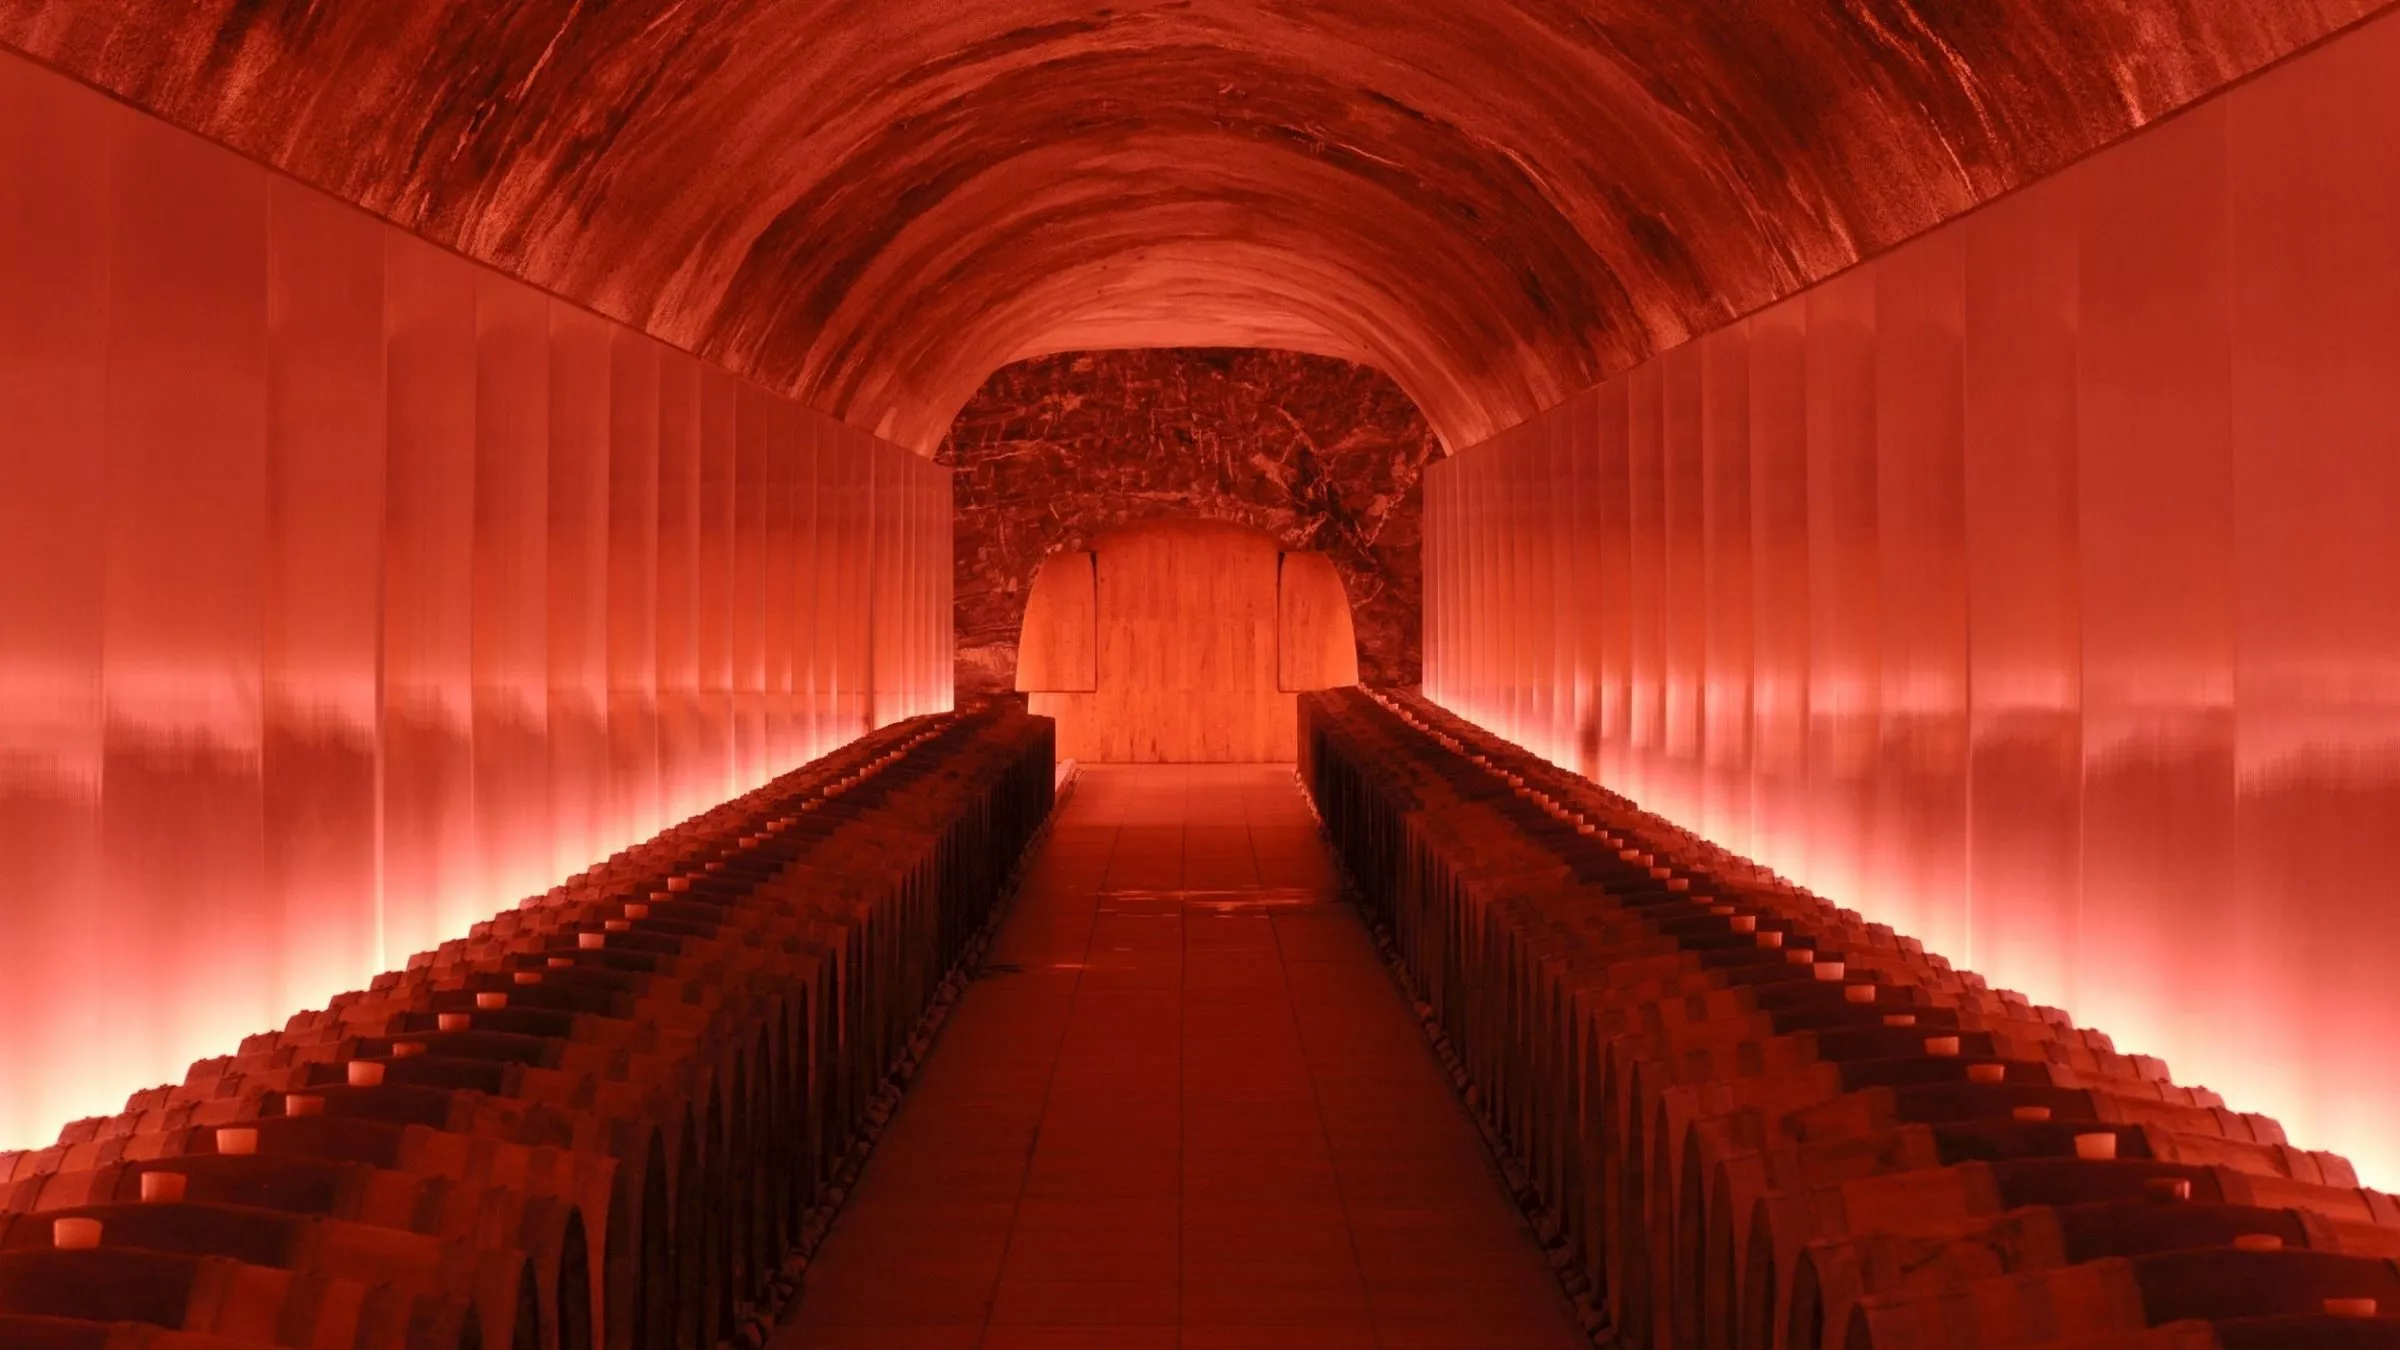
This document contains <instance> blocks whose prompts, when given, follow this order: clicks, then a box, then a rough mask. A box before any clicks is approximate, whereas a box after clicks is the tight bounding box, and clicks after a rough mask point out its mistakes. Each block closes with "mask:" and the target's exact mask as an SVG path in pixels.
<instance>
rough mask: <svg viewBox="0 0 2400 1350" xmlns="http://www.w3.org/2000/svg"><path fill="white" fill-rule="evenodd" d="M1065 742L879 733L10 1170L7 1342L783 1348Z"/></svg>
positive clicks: (0, 1324)
mask: <svg viewBox="0 0 2400 1350" xmlns="http://www.w3.org/2000/svg"><path fill="white" fill-rule="evenodd" d="M1052 757H1053V739H1052V728H1051V724H1050V723H1049V722H1048V720H1047V719H1042V718H1035V717H1030V716H1028V715H1026V714H1024V713H1023V712H1021V711H1017V710H1014V709H1010V708H1007V707H995V708H990V709H985V710H982V711H978V712H975V713H971V714H963V715H952V716H943V717H936V718H925V719H918V720H915V721H911V722H905V723H901V724H899V725H896V726H893V727H888V728H884V729H882V730H880V731H878V732H875V733H873V734H871V735H869V736H867V737H865V738H863V739H862V740H860V741H858V742H855V743H853V744H852V745H850V746H846V747H844V748H843V749H841V750H838V751H836V752H834V753H833V754H831V755H828V756H826V757H824V758H822V759H820V760H818V761H816V762H814V763H812V764H810V765H808V766H806V767H804V768H803V769H801V770H799V771H797V772H795V773H792V774H790V775H787V776H785V777H783V778H780V779H777V780H776V781H775V782H773V783H770V784H768V785H767V786H765V787H763V788H761V789H759V790H758V791H755V792H752V793H749V794H746V795H744V796H743V797H740V798H738V799H736V800H734V801H731V802H728V803H726V804H725V805H723V806H720V807H718V808H715V809H713V810H711V811H709V812H707V813H705V814H703V815H701V816H699V817H696V818H694V819H692V820H690V821H686V822H684V823H683V824H681V825H678V826H675V827H674V828H672V829H669V830H667V831H665V832H663V833H661V834H660V835H658V836H657V837H656V838H654V839H652V840H650V841H648V842H646V843H643V844H641V845H637V846H635V847H633V848H630V849H627V850H625V851H624V852H622V853H620V854H618V855H616V856H615V857H612V858H610V859H608V860H607V861H606V862H603V863H601V864H599V865H597V866H595V867H593V868H591V869H590V870H588V871H586V872H585V873H583V874H581V875H579V876H577V877H575V878H573V879H571V880H569V881H568V882H567V883H565V884H563V885H561V886H560V887H558V888H556V889H555V890H553V891H551V892H549V893H548V894H546V895H543V896H539V897H536V898H534V899H532V900H529V901H527V902H526V903H525V904H523V905H521V906H519V907H518V908H516V909H513V910H509V911H506V912H504V913H502V914H500V915H498V916H496V917H495V918H493V919H492V920H490V921H487V922H484V923H480V924H477V925H475V927H474V929H473V930H472V931H471V932H470V933H469V934H468V935H466V936H465V937H462V938H460V939H457V940H455V941H452V942H446V943H444V944H443V945H442V946H441V947H439V948H437V949H435V950H433V951H430V952H426V953H421V954H419V955H418V956H417V957H415V958H412V959H411V960H410V962H409V963H408V966H407V968H406V969H404V970H400V971H394V972H390V973H387V974H385V975H382V976H378V977H377V978H376V979H375V980H374V981H373V982H372V984H371V986H370V987H369V988H367V989H365V990H360V991H357V992H354V993H349V994H344V995H340V996H338V997H336V998H335V999H334V1000H333V1001H332V1002H331V1003H330V1004H329V1005H328V1006H327V1007H326V1008H324V1009H321V1010H315V1011H310V1012H304V1013H301V1014H299V1015H297V1016H295V1017H293V1018H292V1019H291V1020H290V1021H289V1022H288V1023H287V1024H286V1026H285V1027H284V1028H283V1029H282V1030H280V1031H276V1032H271V1033H265V1034H262V1035H258V1036H253V1037H250V1038H249V1039H247V1040H246V1041H244V1042H243V1044H242V1045H241V1047H240V1048H239V1049H238V1051H237V1052H236V1053H234V1054H231V1055H227V1056H223V1057H220V1058H216V1059H211V1060H205V1061H202V1062H201V1063H198V1064H195V1065H193V1066H192V1069H191V1071H190V1073H189V1074H188V1075H187V1076H186V1078H185V1080H184V1082H182V1083H181V1084H177V1085H172V1086H168V1087H161V1088H156V1089H151V1090H147V1091H144V1092H140V1093H136V1094H135V1095H134V1096H133V1098H132V1099H130V1100H129V1101H128V1102H127V1103H126V1107H125V1110H124V1111H123V1112H121V1113H119V1114H117V1115H114V1116H107V1117H98V1118H94V1119H90V1120H84V1121H78V1122H75V1123H73V1124H71V1125H69V1126H68V1127H67V1128H66V1129H65V1130H64V1131H62V1132H61V1135H60V1138H59V1141H58V1143H57V1145H55V1146H54V1147H52V1148H48V1149H43V1150H37V1151H31V1152H25V1153H17V1154H0V1347H14V1346H19V1345H24V1346H33V1347H48V1346H61V1347H64V1346H92V1347H112V1348H113V1347H118V1346H124V1347H134V1346H145V1347H147V1346H157V1347H160V1348H161V1350H207V1347H209V1346H212V1345H234V1344H243V1345H290V1346H326V1347H333V1346H337V1345H338V1346H344V1347H349V1346H374V1347H384V1346H389V1347H393V1350H402V1348H406V1350H417V1348H419V1347H422V1348H423V1350H459V1348H460V1347H491V1348H492V1350H500V1348H501V1347H506V1348H507V1350H594V1347H601V1346H605V1347H609V1350H707V1348H708V1347H712V1346H716V1345H719V1344H722V1343H727V1342H732V1341H737V1340H740V1339H742V1338H744V1337H745V1336H747V1337H748V1338H749V1339H752V1340H755V1339H757V1337H758V1335H759V1334H760V1328H761V1326H762V1325H763V1322H762V1318H763V1317H764V1316H765V1315H766V1314H768V1313H770V1312H771V1311H772V1310H773V1309H774V1308H775V1307H776V1306H777V1305H779V1304H780V1303H781V1302H782V1301H784V1300H786V1299H788V1298H789V1297H790V1295H791V1293H792V1286H793V1281H794V1279H795V1278H796V1276H797V1274H798V1273H799V1268H800V1266H801V1265H802V1264H804V1257H803V1256H800V1255H797V1253H804V1252H805V1251H806V1250H807V1249H808V1248H810V1247H811V1246H812V1245H813V1242H814V1240H815V1239H816V1238H817V1237H820V1236H821V1235H822V1233H823V1230H824V1225H825V1224H826V1223H827V1222H828V1221H829V1217H830V1214H831V1211H832V1208H833V1206H834V1205H836V1204H838V1203H839V1200H840V1198H841V1197H840V1188H841V1183H842V1181H843V1179H844V1178H845V1177H846V1176H848V1175H849V1174H850V1173H851V1172H852V1171H853V1170H854V1167H855V1163H856V1160H857V1159H858V1158H859V1157H860V1156H863V1151H864V1148H865V1146H866V1145H867V1143H868V1142H869V1141H870V1140H871V1138H872V1135H873V1133H874V1132H875V1130H876V1129H877V1128H878V1126H879V1123H880V1121H881V1119H882V1118H883V1116H884V1115H885V1114H886V1113H887V1112H888V1110H889V1108H890V1104H891V1101H892V1098H893V1095H894V1092H895V1084H896V1079H897V1077H898V1076H900V1075H904V1074H905V1072H906V1071H907V1070H908V1068H909V1067H910V1066H912V1065H913V1063H914V1060H915V1057H916V1056H917V1054H919V1053H920V1052H921V1051H922V1049H923V1045H922V1044H921V1038H922V1036H923V1031H922V1027H923V1023H924V1019H925V1018H926V1016H927V1015H928V1012H929V1010H931V1009H935V1008H938V1007H939V1006H941V1005H942V1003H943V1002H944V1000H945V999H946V998H947V997H949V996H951V995H954V994H955V992H956V991H957V989H958V987H959V983H960V981H961V979H962V976H961V974H960V973H959V965H960V962H961V960H962V959H963V958H964V957H966V956H967V955H968V954H969V953H970V952H971V951H972V950H973V947H974V944H975V943H976V942H977V941H978V940H979V939H980V936H981V935H982V934H983V933H984V932H985V931H986V928H987V925H988V922H989V920H990V919H991V917H992V916H993V915H994V913H995V910H996V905H997V903H998V901H999V898H1000V896H1001V894H1002V890H1003V888H1004V886H1005V884H1006V882H1007V879H1008V877H1009V875H1010V874H1011V872H1012V871H1013V870H1014V868H1015V866H1016V864H1017V861H1018V859H1019V857H1020V856H1021V855H1022V853H1023V852H1024V849H1025V847H1026V845H1027V844H1028V843H1029V841H1030V840H1031V839H1032V837H1033V835H1034V833H1035V832H1036V831H1037V830H1038V829H1039V827H1040V825H1041V823H1042V821H1043V820H1044V819H1045V818H1046V817H1047V816H1048V814H1049V809H1050V804H1051V794H1052V784H1053V777H1052ZM212 1338H213V1339H212Z"/></svg>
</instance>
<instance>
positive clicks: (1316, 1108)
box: [1267, 916, 1381, 1342]
mask: <svg viewBox="0 0 2400 1350" xmlns="http://www.w3.org/2000/svg"><path fill="white" fill-rule="evenodd" d="M1282 929H1283V925H1282V923H1281V921H1279V920H1277V919H1275V918H1273V917H1272V916H1270V917H1269V918H1268V921H1267V931H1268V934H1269V936H1271V937H1272V938H1273V939H1274V940H1275V960H1276V966H1277V969H1278V970H1280V969H1281V968H1282V964H1283V931H1282ZM1283 1003H1284V1009H1285V1011H1286V1013H1287V1014H1288V1015H1289V1016H1290V1018H1291V1022H1292V1037H1293V1039H1294V1040H1295V1041H1297V1042H1299V1043H1300V1044H1301V1045H1302V1047H1303V1049H1302V1055H1303V1058H1304V1060H1305V1056H1306V1053H1307V1051H1306V1049H1305V1047H1306V1044H1307V1042H1306V1040H1305V1038H1303V1037H1302V1036H1301V1033H1300V1009H1299V1007H1298V1005H1296V1004H1294V1003H1293V1002H1292V998H1291V984H1290V981H1289V980H1286V981H1284V986H1283ZM1308 1101H1309V1109H1310V1110H1311V1111H1312V1112H1313V1113H1314V1114H1315V1116H1316V1120H1317V1136H1318V1141H1319V1143H1321V1144H1322V1145H1323V1147H1324V1149H1325V1157H1326V1165H1327V1168H1328V1169H1329V1170H1332V1172H1333V1193H1334V1199H1335V1202H1336V1203H1337V1204H1339V1205H1340V1206H1341V1212H1342V1241H1343V1243H1344V1245H1346V1246H1347V1247H1348V1248H1349V1251H1350V1278H1351V1280H1352V1282H1353V1283H1355V1284H1356V1285H1357V1287H1358V1302H1359V1307H1360V1308H1362V1309H1364V1310H1365V1312H1366V1315H1367V1328H1368V1334H1369V1335H1370V1336H1371V1337H1375V1338H1376V1339H1377V1340H1378V1342H1380V1339H1381V1337H1380V1335H1379V1333H1378V1332H1377V1330H1376V1327H1375V1305H1374V1301H1373V1299H1372V1297H1371V1296H1370V1295H1369V1293H1368V1291H1367V1263H1366V1260H1365V1258H1364V1257H1363V1256H1361V1255H1360V1254H1359V1250H1358V1228H1357V1225H1356V1223H1355V1222H1354V1221H1353V1219H1352V1216H1351V1209H1350V1196H1349V1193H1348V1191H1347V1190H1346V1189H1345V1188H1344V1187H1343V1185H1342V1178H1341V1173H1340V1171H1339V1170H1338V1169H1333V1166H1332V1159H1333V1156H1334V1151H1333V1133H1332V1129H1331V1127H1329V1126H1328V1125H1327V1124H1326V1123H1325V1103H1324V1101H1323V1100H1322V1099H1321V1098H1320V1097H1319V1096H1318V1095H1317V1077H1316V1074H1315V1072H1314V1071H1313V1070H1311V1071H1309V1072H1308Z"/></svg>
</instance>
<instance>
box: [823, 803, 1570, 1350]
mask: <svg viewBox="0 0 2400 1350" xmlns="http://www.w3.org/2000/svg"><path fill="white" fill-rule="evenodd" d="M1029 866H1030V870H1029V872H1028V880H1027V884H1026V886H1025V888H1024V892H1023V894H1021V895H1020V896H1019V897H1018V899H1017V902H1016V906H1015V908H1014V910H1013V911H1012V912H1011V914H1010V915H1009V917H1008V919H1007V920H1006V923H1005V926H1004V927H1003V928H1002V930H1001V932H1000V934H999V936H998V939H997V941H996V943H995V944H994V947H993V949H992V952H991V954H990V958H989V965H988V968H987V973H986V975H985V977H984V978H982V979H979V980H978V981H976V983H975V984H974V985H973V986H972V987H971V989H970V990H969V992H968V993H967V995H966V997H965V998H964V999H963V1000H962V1001H961V1003H960V1005H959V1007H958V1008H957V1009H956V1011H955V1012H954V1014H953V1015H952V1018H951V1020H950V1022H949V1024H948V1026H947V1027H946V1029H945V1030H944V1032H943V1035H942V1038H941V1040H940V1042H939V1043H938V1044H937V1046H936V1047H935V1049H934V1052H933V1054H932V1055H931V1056H930V1057H929V1058H928V1060H927V1061H926V1064H925V1066H924V1068H923V1070H922V1071H921V1072H920V1073H919V1075H918V1077H917V1079H916V1082H915V1084H914V1085H913V1086H912V1088H911V1089H910V1092H909V1094H908V1097H907V1100H906V1101H905V1103H904V1104H903V1105H902V1107H901V1109H900V1111H899V1112H898V1114H897V1115H896V1116H895V1117H894V1119H893V1122H892V1125H891V1128H890V1130H889V1131H888V1133H887V1134H886V1135H885V1136H884V1139H883V1142H882V1145H881V1147H880V1148H879V1149H878V1151H877V1152H876V1154H875V1157H874V1159H873V1161H872V1162H871V1163H870V1164H869V1165H868V1167H867V1169H866V1172H865V1174H864V1175H863V1176H862V1177H861V1179H860V1182H859V1185H858V1189H857V1193H856V1195H855V1196H854V1197H853V1198H852V1200H851V1202H850V1204H849V1206H848V1208H847V1209H846V1210H845V1211H844V1212H843V1214H842V1216H841V1218H840V1220H839V1222H838V1223H837V1224H836V1225H835V1228H834V1230H833V1233H832V1235H831V1236H830V1238H829V1239H828V1241H827V1243H826V1245H825V1246H824V1248H823V1249H822V1250H821V1252H820V1254H819V1257H818V1260H817V1262H816V1264H815V1265H814V1266H813V1267H812V1268H811V1269H810V1271H809V1274H808V1278H807V1283H806V1287H805V1292H804V1293H803V1295H802V1298H801V1302H800V1304H799V1306H798V1308H797V1310H796V1311H795V1314H794V1317H793V1320H792V1322H791V1323H790V1324H789V1325H787V1326H786V1327H785V1328H784V1329H783V1331H782V1332H781V1334H780V1336H779V1339H778V1341H777V1345H779V1346H782V1347H786V1350H803V1348H805V1350H850V1348H852V1347H869V1346H872V1347H878V1348H879V1350H912V1348H915V1347H942V1348H943V1350H948V1348H949V1347H969V1346H980V1347H992V1348H995V1350H996V1348H997V1347H1016V1346H1047V1347H1065V1346H1094V1347H1098V1346H1108V1347H1118V1348H1121V1350H1145V1348H1146V1347H1170V1346H1189V1347H1235V1346H1277V1347H1301V1346H1307V1347H1328V1348H1330V1350H1341V1348H1342V1347H1384V1348H1386V1350H1469V1348H1470V1347H1472V1350H1518V1348H1519V1347H1523V1348H1525V1350H1532V1348H1533V1347H1543V1348H1545V1350H1547V1348H1548V1347H1558V1348H1560V1350H1565V1348H1566V1347H1573V1346H1577V1345H1580V1344H1584V1343H1585V1342H1584V1341H1583V1340H1582V1338H1581V1336H1580V1335H1579V1334H1578V1333H1577V1331H1576V1330H1575V1327H1574V1323H1573V1321H1572V1319H1571V1317H1570V1314H1569V1312H1568V1309H1567V1306H1566V1303H1565V1301H1564V1299H1563V1298H1562V1297H1561V1295H1560V1294H1559V1292H1558V1287H1557V1285H1556V1283H1555V1282H1554V1281H1553V1279H1552V1277H1551V1274H1550V1271H1549V1268H1548V1266H1547V1264H1546V1263H1545V1261H1544V1260H1543V1258H1542V1255H1541V1252H1540V1250H1539V1248H1538V1246H1537V1244H1536V1242H1535V1240H1534V1237H1533V1234H1532V1232H1531V1231H1530V1230H1529V1229H1528V1228H1527V1227H1526V1225H1525V1223H1524V1221H1523V1220H1522V1219H1521V1218H1520V1217H1519V1215H1518V1214H1517V1212H1516V1210H1515V1209H1514V1207H1513V1206H1512V1205H1511V1204H1510V1203H1509V1201H1508V1199H1507V1197H1506V1195H1505V1194H1504V1193H1503V1191H1502V1190H1501V1188H1500V1184H1499V1182H1498V1180H1497V1178H1496V1176H1495V1174H1494V1173H1493V1171H1492V1168H1491V1166H1490V1163H1489V1160H1488V1158H1487V1156H1486V1155H1485V1153H1484V1151H1483V1148H1482V1144H1481V1142H1480V1141H1479V1140H1478V1139H1477V1137H1476V1134H1475V1131H1474V1127H1473V1125H1472V1123H1471V1122H1470V1121H1469V1120H1468V1119H1467V1117H1466V1115H1465V1113H1464V1110H1463V1108H1461V1107H1460V1105H1459V1104H1458V1102H1457V1100H1456V1098H1455V1097H1454V1096H1453V1095H1452V1094H1451V1092H1450V1089H1449V1086H1448V1084H1447V1083H1446V1081H1445V1080H1444V1078H1443V1076H1442V1074H1441V1072H1440V1070H1439V1069H1438V1067H1437V1066H1436V1064H1435V1062H1434V1060H1433V1059H1432V1057H1431V1055H1430V1054H1429V1052H1428V1051H1427V1049H1426V1047H1425V1043H1424V1039H1423V1035H1422V1033H1421V1031H1420V1030H1419V1028H1418V1027H1417V1025H1416V1022H1415V1019H1414V1018H1413V1017H1412V1016H1411V1015H1410V1013H1409V1010H1408V1008H1407V1006H1406V1004H1405V1003H1404V1001H1403V1000H1402V999H1401V998H1400V996H1399V994H1398V993H1397V992H1396V990H1395V989H1394V987H1393V985H1392V984H1391V982H1390V980H1389V978H1388V976H1387V975H1386V974H1385V972H1384V970H1383V968H1382V966H1381V965H1380V964H1379V963H1378V961H1377V960H1376V957H1375V953H1374V949H1373V947H1372V946H1371V944H1370V942H1369V940H1368V936H1367V932H1366V929H1365V927H1364V926H1363V925H1362V924H1361V923H1360V921H1359V919H1358V918H1357V916H1356V915H1355V914H1354V913H1353V912H1352V911H1351V910H1350V909H1349V908H1348V907H1347V906H1346V905H1343V904H1342V903H1341V902H1340V901H1339V899H1338V897H1337V896H1336V894H1335V878H1334V872H1333V868H1332V863H1331V860H1330V858H1329V855H1328V854H1327V853H1326V851H1325V848H1324V846H1323V844H1322V842H1321V841H1320V840H1319V838H1318V835H1317V833H1316V828H1315V823H1314V821H1313V820H1312V819H1311V817H1310V815H1309V811H1308V806H1307V802H1306V800H1305V799H1304V798H1303V796H1302V795H1301V792H1300V787H1299V784H1298V782H1297V780H1296V779H1295V778H1294V776H1293V774H1292V771H1291V769H1290V767H1289V766H1288V765H1275V766H1229V765H1208V766H1184V765H1161V766H1101V767H1091V768H1087V769H1086V770H1085V771H1084V774H1083V778H1082V782H1081V785H1080V786H1079V787H1078V789H1077V790H1076V792H1075V793H1074V795H1073V796H1072V797H1071V798H1070V800H1069V801H1068V803H1067V804H1066V806H1065V807H1064V808H1063V809H1062V812H1061V815H1060V817H1059V819H1058V820H1057V822H1056V823H1055V826H1054V828H1053V830H1052V832H1051V834H1050V836H1049V838H1048V839H1047V840H1046V841H1045V842H1044V843H1043V844H1042V845H1041V846H1040V850H1039V852H1038V853H1037V854H1036V856H1035V857H1034V858H1033V859H1032V861H1031V863H1030V865H1029Z"/></svg>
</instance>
